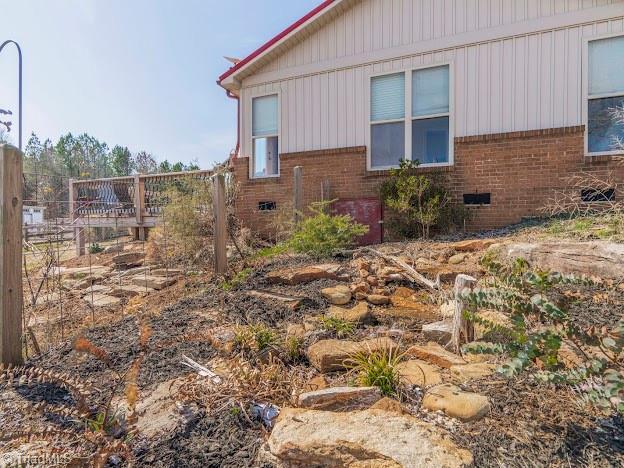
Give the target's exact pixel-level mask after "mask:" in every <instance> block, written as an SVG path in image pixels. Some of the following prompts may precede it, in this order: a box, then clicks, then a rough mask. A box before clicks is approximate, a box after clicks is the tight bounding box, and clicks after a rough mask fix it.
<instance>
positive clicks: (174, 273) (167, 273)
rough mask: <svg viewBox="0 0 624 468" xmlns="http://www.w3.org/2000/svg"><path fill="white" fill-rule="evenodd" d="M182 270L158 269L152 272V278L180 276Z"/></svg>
mask: <svg viewBox="0 0 624 468" xmlns="http://www.w3.org/2000/svg"><path fill="white" fill-rule="evenodd" d="M181 274H182V270H179V269H176V268H156V269H155V270H151V271H150V275H151V276H180V275H181Z"/></svg>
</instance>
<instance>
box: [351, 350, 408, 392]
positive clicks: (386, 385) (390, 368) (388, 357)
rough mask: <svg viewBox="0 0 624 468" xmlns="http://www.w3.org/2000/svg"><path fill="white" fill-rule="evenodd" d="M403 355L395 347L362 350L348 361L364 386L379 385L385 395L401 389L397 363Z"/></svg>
mask: <svg viewBox="0 0 624 468" xmlns="http://www.w3.org/2000/svg"><path fill="white" fill-rule="evenodd" d="M400 360H401V356H400V355H399V354H398V353H397V352H396V351H395V350H393V349H382V350H379V351H373V352H367V351H361V352H358V353H356V354H354V355H353V356H352V357H351V358H350V359H349V360H348V361H347V362H348V364H349V365H350V367H351V368H352V369H353V371H354V372H356V373H357V375H358V382H359V384H360V385H362V386H364V387H378V388H379V389H380V390H381V393H382V394H383V395H385V396H394V395H396V394H397V392H398V389H399V373H398V371H397V365H398V363H399V361H400Z"/></svg>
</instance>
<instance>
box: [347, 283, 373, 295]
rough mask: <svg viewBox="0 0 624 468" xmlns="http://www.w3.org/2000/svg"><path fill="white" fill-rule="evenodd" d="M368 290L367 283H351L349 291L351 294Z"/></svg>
mask: <svg viewBox="0 0 624 468" xmlns="http://www.w3.org/2000/svg"><path fill="white" fill-rule="evenodd" d="M369 291H370V286H369V285H368V283H357V284H352V285H351V293H353V294H357V293H359V292H361V293H368V292H369Z"/></svg>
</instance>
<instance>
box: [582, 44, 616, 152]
mask: <svg viewBox="0 0 624 468" xmlns="http://www.w3.org/2000/svg"><path fill="white" fill-rule="evenodd" d="M623 36H624V33H622V32H617V33H609V34H603V35H599V36H593V37H586V38H584V39H583V104H582V106H583V112H582V116H583V125H584V126H585V157H588V158H593V157H596V156H621V155H623V154H624V150H613V151H598V152H594V153H590V151H589V101H590V100H592V99H605V98H611V97H624V92H620V93H607V94H596V95H592V96H590V95H589V43H590V42H593V41H600V40H603V39H611V38H615V37H623Z"/></svg>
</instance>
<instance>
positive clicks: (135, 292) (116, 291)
mask: <svg viewBox="0 0 624 468" xmlns="http://www.w3.org/2000/svg"><path fill="white" fill-rule="evenodd" d="M152 291H154V290H153V289H152V288H146V287H145V286H136V285H134V284H127V285H124V286H115V287H113V288H112V289H111V292H110V295H111V296H115V297H121V298H123V297H135V296H139V295H141V294H149V293H151V292H152Z"/></svg>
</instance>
